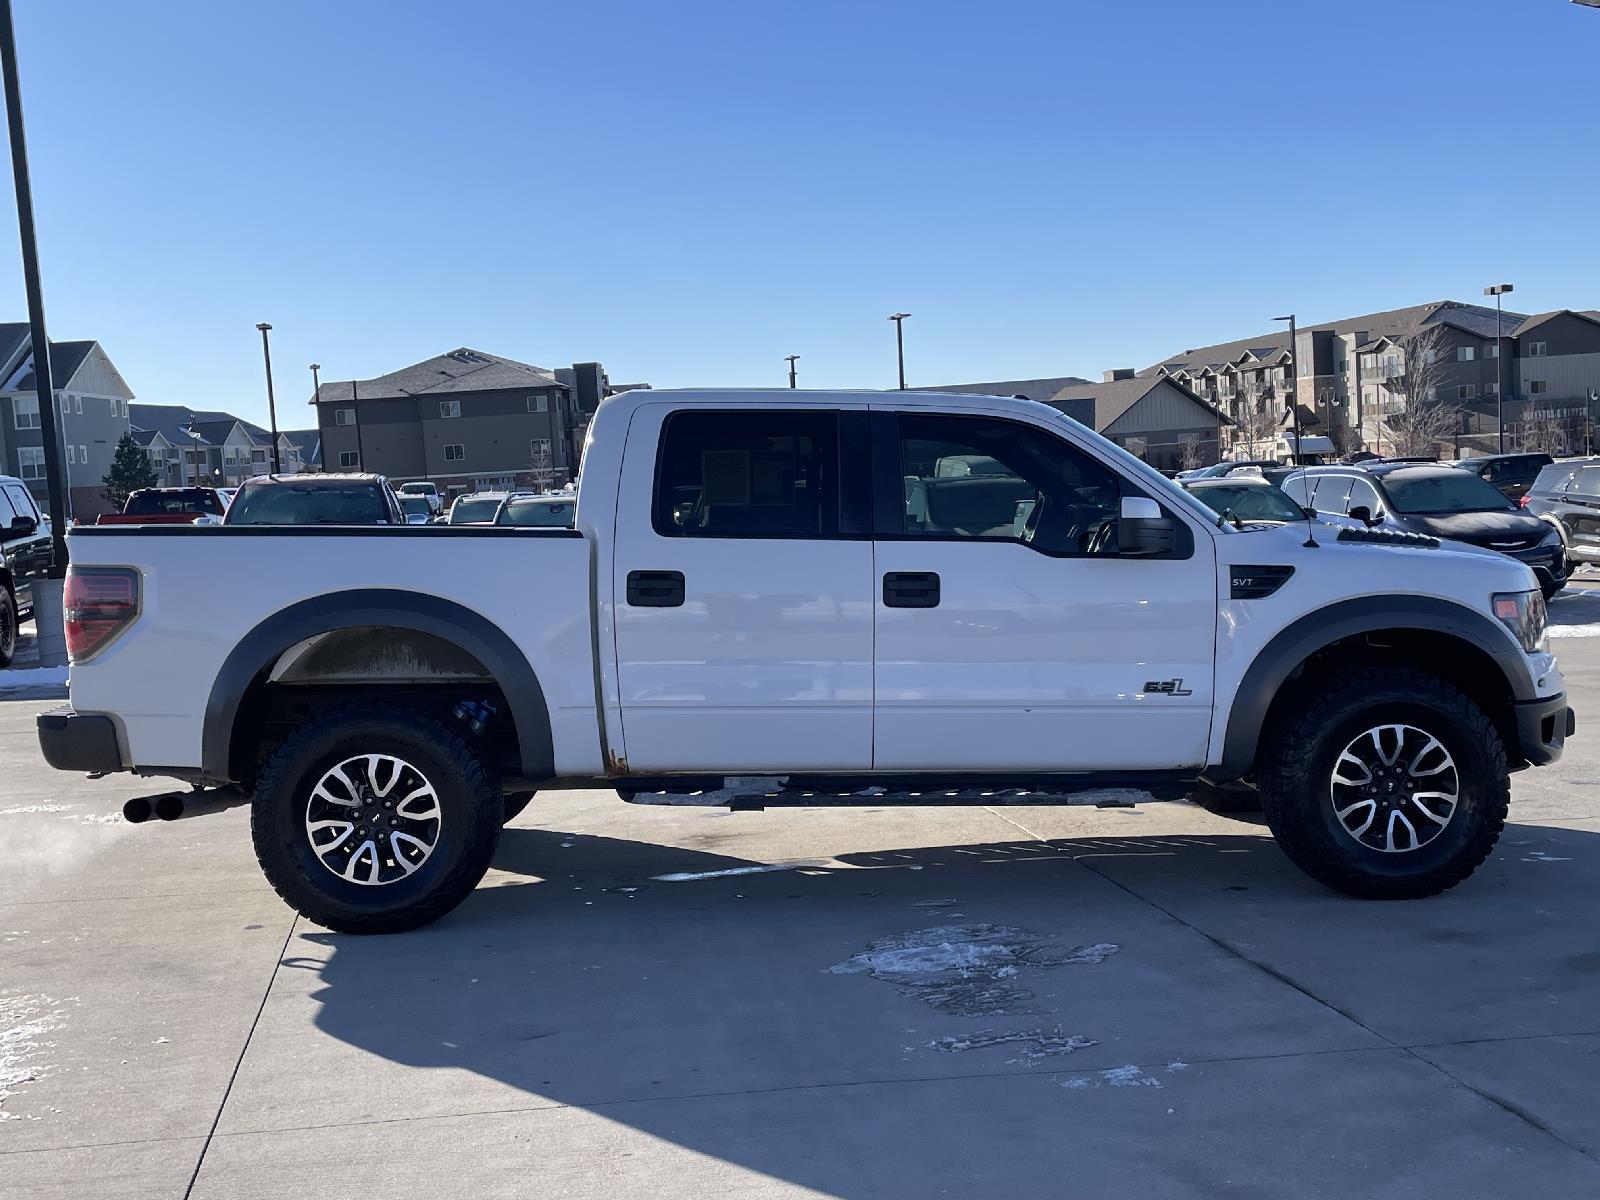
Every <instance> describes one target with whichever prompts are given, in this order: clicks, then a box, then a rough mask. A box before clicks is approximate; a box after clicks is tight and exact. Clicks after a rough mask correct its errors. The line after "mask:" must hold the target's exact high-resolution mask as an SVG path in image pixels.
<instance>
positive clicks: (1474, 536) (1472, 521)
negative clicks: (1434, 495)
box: [1397, 511, 1550, 550]
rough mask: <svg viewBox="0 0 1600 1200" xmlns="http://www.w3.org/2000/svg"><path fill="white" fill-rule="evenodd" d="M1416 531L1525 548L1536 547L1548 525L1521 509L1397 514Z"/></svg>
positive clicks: (1498, 547)
mask: <svg viewBox="0 0 1600 1200" xmlns="http://www.w3.org/2000/svg"><path fill="white" fill-rule="evenodd" d="M1397 515H1398V516H1400V517H1401V519H1402V520H1404V521H1405V523H1406V524H1407V525H1408V526H1410V527H1411V528H1412V529H1415V530H1416V531H1418V532H1419V533H1429V534H1432V535H1433V536H1434V537H1441V538H1451V539H1453V540H1455V541H1458V542H1470V543H1472V544H1473V545H1474V546H1487V547H1489V548H1490V549H1492V550H1525V549H1527V548H1528V547H1529V546H1537V545H1538V544H1539V543H1540V542H1542V541H1543V540H1544V539H1545V538H1546V537H1547V536H1548V535H1549V533H1550V526H1549V525H1547V524H1545V523H1544V522H1543V521H1541V520H1540V519H1539V518H1538V517H1531V516H1529V515H1528V514H1527V513H1524V512H1515V511H1505V512H1465V513H1436V514H1425V513H1416V514H1397Z"/></svg>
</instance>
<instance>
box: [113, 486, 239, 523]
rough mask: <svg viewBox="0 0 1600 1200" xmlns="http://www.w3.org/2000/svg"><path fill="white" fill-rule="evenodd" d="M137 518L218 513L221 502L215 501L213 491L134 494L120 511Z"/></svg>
mask: <svg viewBox="0 0 1600 1200" xmlns="http://www.w3.org/2000/svg"><path fill="white" fill-rule="evenodd" d="M122 511H123V512H125V513H129V514H131V515H133V516H137V517H149V516H154V515H155V514H157V513H194V514H195V515H196V516H199V515H200V514H202V513H220V512H221V511H222V501H220V500H218V499H217V494H216V493H215V492H213V491H199V490H196V491H192V492H135V493H134V494H133V495H131V496H129V497H128V503H127V505H126V507H124V508H123V510H122Z"/></svg>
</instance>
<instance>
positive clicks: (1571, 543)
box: [1521, 458, 1600, 563]
mask: <svg viewBox="0 0 1600 1200" xmlns="http://www.w3.org/2000/svg"><path fill="white" fill-rule="evenodd" d="M1521 505H1522V508H1523V511H1524V512H1528V513H1531V514H1532V515H1533V516H1536V517H1538V518H1539V519H1540V520H1542V521H1548V522H1549V523H1550V524H1551V525H1553V526H1555V528H1556V530H1557V532H1559V533H1560V534H1561V541H1562V544H1563V546H1564V547H1565V548H1566V554H1567V559H1568V561H1569V562H1573V563H1592V562H1600V461H1596V460H1594V459H1592V458H1579V459H1569V460H1567V461H1565V462H1558V463H1551V464H1550V465H1549V466H1547V467H1545V468H1544V469H1543V470H1541V471H1540V472H1539V474H1538V475H1537V476H1536V477H1535V478H1534V481H1533V486H1532V487H1530V488H1529V489H1528V491H1527V492H1526V494H1524V495H1523V497H1522V500H1521Z"/></svg>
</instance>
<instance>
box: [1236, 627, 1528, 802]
mask: <svg viewBox="0 0 1600 1200" xmlns="http://www.w3.org/2000/svg"><path fill="white" fill-rule="evenodd" d="M1380 629H1416V630H1425V631H1427V632H1429V633H1443V634H1448V635H1449V636H1451V637H1455V638H1460V639H1461V640H1462V641H1464V642H1468V643H1470V644H1471V645H1473V646H1476V647H1477V648H1478V649H1480V650H1482V651H1483V652H1484V653H1485V654H1487V655H1488V656H1489V657H1490V658H1491V659H1493V660H1494V662H1495V663H1496V664H1498V665H1499V667H1500V670H1501V673H1502V674H1504V676H1505V680H1506V684H1507V686H1508V687H1509V689H1510V691H1511V698H1512V700H1513V701H1523V700H1532V699H1534V698H1535V696H1536V695H1537V690H1536V688H1535V684H1534V679H1533V676H1532V674H1531V672H1530V671H1529V668H1528V660H1527V657H1526V656H1525V655H1524V654H1523V653H1522V651H1521V648H1520V647H1519V646H1517V644H1516V643H1515V642H1513V641H1512V640H1511V635H1510V633H1509V632H1508V631H1507V630H1506V629H1505V628H1504V627H1502V626H1501V625H1499V624H1498V623H1496V622H1495V620H1494V619H1493V618H1491V617H1489V616H1488V615H1486V614H1484V613H1479V612H1475V611H1474V610H1472V609H1470V608H1468V607H1467V606H1466V605H1464V604H1458V603H1456V602H1455V601H1453V600H1443V599H1440V598H1438V597H1434V596H1363V597H1360V598H1358V599H1354V600H1341V601H1339V602H1337V603H1335V604H1330V605H1328V606H1326V607H1325V608H1319V609H1316V610H1315V611H1313V612H1309V613H1307V614H1306V615H1305V616H1303V617H1300V618H1299V619H1297V620H1295V621H1294V622H1292V623H1291V624H1289V625H1287V626H1285V627H1284V628H1283V629H1281V630H1279V631H1278V633H1277V635H1276V636H1275V637H1273V639H1272V640H1271V641H1270V642H1268V643H1267V644H1266V645H1265V646H1263V647H1262V648H1261V650H1260V652H1259V653H1258V654H1257V655H1256V657H1255V659H1254V660H1253V661H1252V662H1251V663H1250V666H1249V667H1248V668H1247V669H1246V670H1245V673H1244V678H1243V679H1241V680H1240V681H1239V689H1238V691H1236V692H1235V693H1234V696H1233V704H1232V707H1231V708H1230V709H1229V710H1228V729H1227V733H1226V734H1225V735H1224V737H1223V742H1222V761H1221V762H1220V763H1218V764H1217V765H1216V766H1214V767H1208V768H1207V769H1206V773H1205V774H1206V778H1208V779H1211V780H1213V781H1216V782H1223V781H1226V780H1230V779H1239V778H1241V777H1243V776H1244V775H1246V774H1248V773H1249V771H1250V769H1251V767H1253V766H1254V765H1255V759H1256V748H1257V745H1258V743H1259V741H1260V738H1261V727H1262V726H1263V725H1264V724H1265V723H1266V719H1267V712H1268V710H1269V709H1270V708H1271V707H1272V701H1273V700H1274V699H1275V698H1276V696H1277V694H1278V689H1279V688H1281V687H1282V686H1283V684H1284V682H1285V681H1286V680H1287V679H1288V678H1289V676H1290V675H1291V674H1292V673H1293V672H1294V670H1295V668H1296V667H1298V666H1299V665H1300V664H1301V663H1303V662H1305V661H1306V659H1308V658H1310V657H1311V656H1312V655H1313V654H1315V653H1316V652H1317V651H1318V650H1321V649H1323V648H1324V647H1326V646H1330V645H1332V644H1333V643H1334V642H1337V641H1340V640H1342V639H1344V638H1347V637H1353V636H1355V635H1357V634H1362V633H1372V632H1375V631H1377V630H1380Z"/></svg>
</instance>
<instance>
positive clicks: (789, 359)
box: [783, 354, 800, 387]
mask: <svg viewBox="0 0 1600 1200" xmlns="http://www.w3.org/2000/svg"><path fill="white" fill-rule="evenodd" d="M799 357H800V356H799V355H798V354H785V355H784V356H783V361H784V362H786V363H788V364H789V386H790V387H793V386H794V360H795V359H797V358H799Z"/></svg>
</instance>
